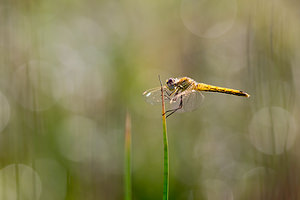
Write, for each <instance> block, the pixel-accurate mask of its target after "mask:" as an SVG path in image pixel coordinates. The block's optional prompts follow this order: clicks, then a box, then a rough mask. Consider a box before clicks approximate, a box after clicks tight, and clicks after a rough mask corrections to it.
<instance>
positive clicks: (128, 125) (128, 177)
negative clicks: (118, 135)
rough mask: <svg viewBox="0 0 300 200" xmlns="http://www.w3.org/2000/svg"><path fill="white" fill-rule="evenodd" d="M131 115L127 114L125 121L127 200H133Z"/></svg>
mask: <svg viewBox="0 0 300 200" xmlns="http://www.w3.org/2000/svg"><path fill="white" fill-rule="evenodd" d="M131 195H132V194H131V117H130V114H129V112H127V114H126V123H125V200H131V197H132V196H131Z"/></svg>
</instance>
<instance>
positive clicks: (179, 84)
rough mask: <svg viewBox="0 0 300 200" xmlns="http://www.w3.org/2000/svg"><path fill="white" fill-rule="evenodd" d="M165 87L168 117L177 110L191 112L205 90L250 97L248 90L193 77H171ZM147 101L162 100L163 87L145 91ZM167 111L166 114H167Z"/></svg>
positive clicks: (199, 102) (157, 101) (155, 101)
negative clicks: (168, 107)
mask: <svg viewBox="0 0 300 200" xmlns="http://www.w3.org/2000/svg"><path fill="white" fill-rule="evenodd" d="M163 89H164V100H165V102H166V103H167V104H169V105H171V109H170V110H167V111H166V113H169V114H168V115H167V117H169V116H170V115H172V114H173V113H175V112H177V111H178V112H189V111H193V110H195V109H196V108H198V107H199V106H200V104H201V102H202V101H203V99H204V96H203V95H202V93H201V91H205V92H219V93H226V94H231V95H237V96H243V97H250V95H249V94H247V93H246V92H243V91H240V90H235V89H229V88H224V87H218V86H213V85H208V84H205V83H197V82H196V81H194V80H193V79H191V78H188V77H183V78H169V79H167V80H166V85H165V86H163ZM143 95H144V97H145V98H146V102H148V103H150V104H156V103H159V102H161V99H162V98H161V87H157V88H152V89H149V90H147V91H145V92H144V93H143ZM166 113H165V114H166Z"/></svg>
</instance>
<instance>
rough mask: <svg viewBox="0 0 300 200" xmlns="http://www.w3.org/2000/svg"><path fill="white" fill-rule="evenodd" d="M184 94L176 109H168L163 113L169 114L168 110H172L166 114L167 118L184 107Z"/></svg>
mask: <svg viewBox="0 0 300 200" xmlns="http://www.w3.org/2000/svg"><path fill="white" fill-rule="evenodd" d="M182 104H183V102H182V95H181V96H180V103H179V106H178V108H175V109H172V110H167V111H166V112H165V113H164V114H163V115H165V114H167V113H168V112H170V114H168V115H167V116H166V118H168V117H169V116H171V115H172V114H174V113H175V112H176V111H177V110H180V109H181V108H182Z"/></svg>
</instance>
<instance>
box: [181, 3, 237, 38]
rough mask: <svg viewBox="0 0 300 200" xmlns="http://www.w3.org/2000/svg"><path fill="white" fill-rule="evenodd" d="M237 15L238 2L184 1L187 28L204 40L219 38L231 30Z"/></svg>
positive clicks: (183, 7)
mask: <svg viewBox="0 0 300 200" xmlns="http://www.w3.org/2000/svg"><path fill="white" fill-rule="evenodd" d="M236 13H237V2H236V0H223V1H218V0H182V4H181V18H182V21H183V23H184V25H185V26H186V28H187V29H188V30H189V31H191V32H192V33H193V34H195V35H197V36H199V37H203V38H217V37H219V36H221V35H223V34H225V33H226V32H227V31H228V30H230V29H231V28H232V26H233V24H234V21H235V18H236Z"/></svg>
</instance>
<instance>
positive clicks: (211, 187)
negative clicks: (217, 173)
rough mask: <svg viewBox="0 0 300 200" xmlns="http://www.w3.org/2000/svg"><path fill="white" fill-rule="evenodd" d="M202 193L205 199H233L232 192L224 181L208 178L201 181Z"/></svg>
mask: <svg viewBox="0 0 300 200" xmlns="http://www.w3.org/2000/svg"><path fill="white" fill-rule="evenodd" d="M202 186H203V189H204V195H205V198H204V199H207V200H233V199H234V197H233V193H232V191H231V189H230V187H229V186H228V184H226V183H225V182H224V181H222V180H218V179H208V180H205V181H204V182H203V183H202Z"/></svg>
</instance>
